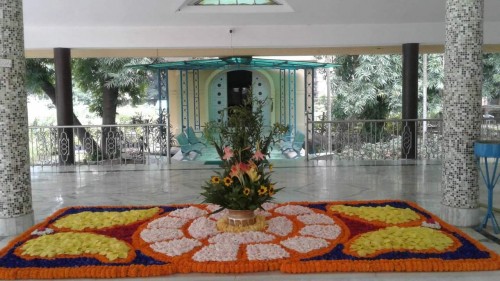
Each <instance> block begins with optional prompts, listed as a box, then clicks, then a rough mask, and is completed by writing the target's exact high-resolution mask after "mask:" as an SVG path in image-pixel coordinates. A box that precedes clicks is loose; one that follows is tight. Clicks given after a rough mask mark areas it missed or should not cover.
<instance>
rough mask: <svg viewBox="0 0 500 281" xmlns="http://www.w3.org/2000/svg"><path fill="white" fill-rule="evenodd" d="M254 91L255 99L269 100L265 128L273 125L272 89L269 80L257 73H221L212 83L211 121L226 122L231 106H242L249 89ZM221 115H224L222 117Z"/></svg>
mask: <svg viewBox="0 0 500 281" xmlns="http://www.w3.org/2000/svg"><path fill="white" fill-rule="evenodd" d="M250 88H251V89H252V92H253V93H252V94H253V96H254V98H256V99H258V100H265V99H268V102H267V103H266V106H265V107H264V112H263V113H264V126H270V125H271V110H272V100H271V88H270V83H269V81H268V80H267V78H266V77H265V76H264V75H262V74H261V73H259V72H257V71H249V70H234V71H228V72H221V73H219V74H218V75H216V76H215V77H214V79H213V80H212V82H211V83H210V103H209V119H210V121H224V120H226V119H227V116H228V112H227V111H226V109H227V107H229V106H237V105H241V104H242V102H243V100H244V98H245V96H246V95H247V94H248V91H249V89H250ZM220 113H224V115H222V116H221V114H220Z"/></svg>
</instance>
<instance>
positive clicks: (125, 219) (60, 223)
mask: <svg viewBox="0 0 500 281" xmlns="http://www.w3.org/2000/svg"><path fill="white" fill-rule="evenodd" d="M159 212H160V208H158V207H155V208H151V209H146V210H130V211H123V212H89V211H85V212H81V213H77V214H71V215H67V216H65V217H63V218H60V219H58V220H57V221H56V222H55V223H54V226H55V227H56V228H69V229H72V230H84V229H86V228H88V229H102V228H107V227H114V226H119V225H128V224H131V223H134V222H137V221H140V220H145V219H149V218H151V217H153V216H154V215H156V214H158V213H159Z"/></svg>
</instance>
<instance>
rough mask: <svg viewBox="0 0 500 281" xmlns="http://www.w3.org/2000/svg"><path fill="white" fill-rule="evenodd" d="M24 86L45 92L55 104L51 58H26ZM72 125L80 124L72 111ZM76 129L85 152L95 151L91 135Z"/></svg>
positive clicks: (36, 92)
mask: <svg viewBox="0 0 500 281" xmlns="http://www.w3.org/2000/svg"><path fill="white" fill-rule="evenodd" d="M26 87H27V89H28V91H29V92H31V93H35V94H41V93H45V94H46V95H47V96H48V97H49V98H50V100H51V101H52V104H54V106H56V89H55V71H54V61H53V60H51V59H27V60H26ZM73 125H76V126H81V125H82V124H81V122H80V120H78V117H76V115H75V114H74V113H73ZM76 131H77V137H78V139H79V140H80V143H82V144H90V145H84V149H85V150H86V151H87V152H91V151H97V150H98V145H97V143H96V142H95V140H94V139H93V138H92V136H91V135H90V134H89V133H88V132H87V130H85V128H80V129H78V130H76Z"/></svg>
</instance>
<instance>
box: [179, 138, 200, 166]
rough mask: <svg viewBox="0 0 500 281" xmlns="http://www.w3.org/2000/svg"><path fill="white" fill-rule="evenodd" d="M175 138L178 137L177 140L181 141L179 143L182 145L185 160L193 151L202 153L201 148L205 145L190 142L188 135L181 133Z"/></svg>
mask: <svg viewBox="0 0 500 281" xmlns="http://www.w3.org/2000/svg"><path fill="white" fill-rule="evenodd" d="M175 138H176V139H177V142H178V143H179V145H180V147H181V153H182V157H183V158H182V159H183V160H184V159H186V158H187V157H188V156H189V153H191V152H196V153H198V154H200V155H202V153H201V149H202V148H203V147H202V146H200V144H190V143H189V140H188V138H187V137H186V135H185V134H184V133H180V134H179V135H177V136H176V137H175Z"/></svg>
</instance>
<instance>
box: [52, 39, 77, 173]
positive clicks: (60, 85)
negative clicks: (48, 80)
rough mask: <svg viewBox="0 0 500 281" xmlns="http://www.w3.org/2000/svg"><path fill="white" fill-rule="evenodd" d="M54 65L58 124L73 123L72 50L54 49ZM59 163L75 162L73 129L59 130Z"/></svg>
mask: <svg viewBox="0 0 500 281" xmlns="http://www.w3.org/2000/svg"><path fill="white" fill-rule="evenodd" d="M54 66H55V73H56V108H57V125H58V126H72V125H73V89H72V86H71V84H72V83H71V50H70V49H67V48H55V49H54ZM58 136H59V163H60V164H62V165H71V164H74V163H75V149H74V139H73V129H71V128H64V129H59V130H58Z"/></svg>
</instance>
